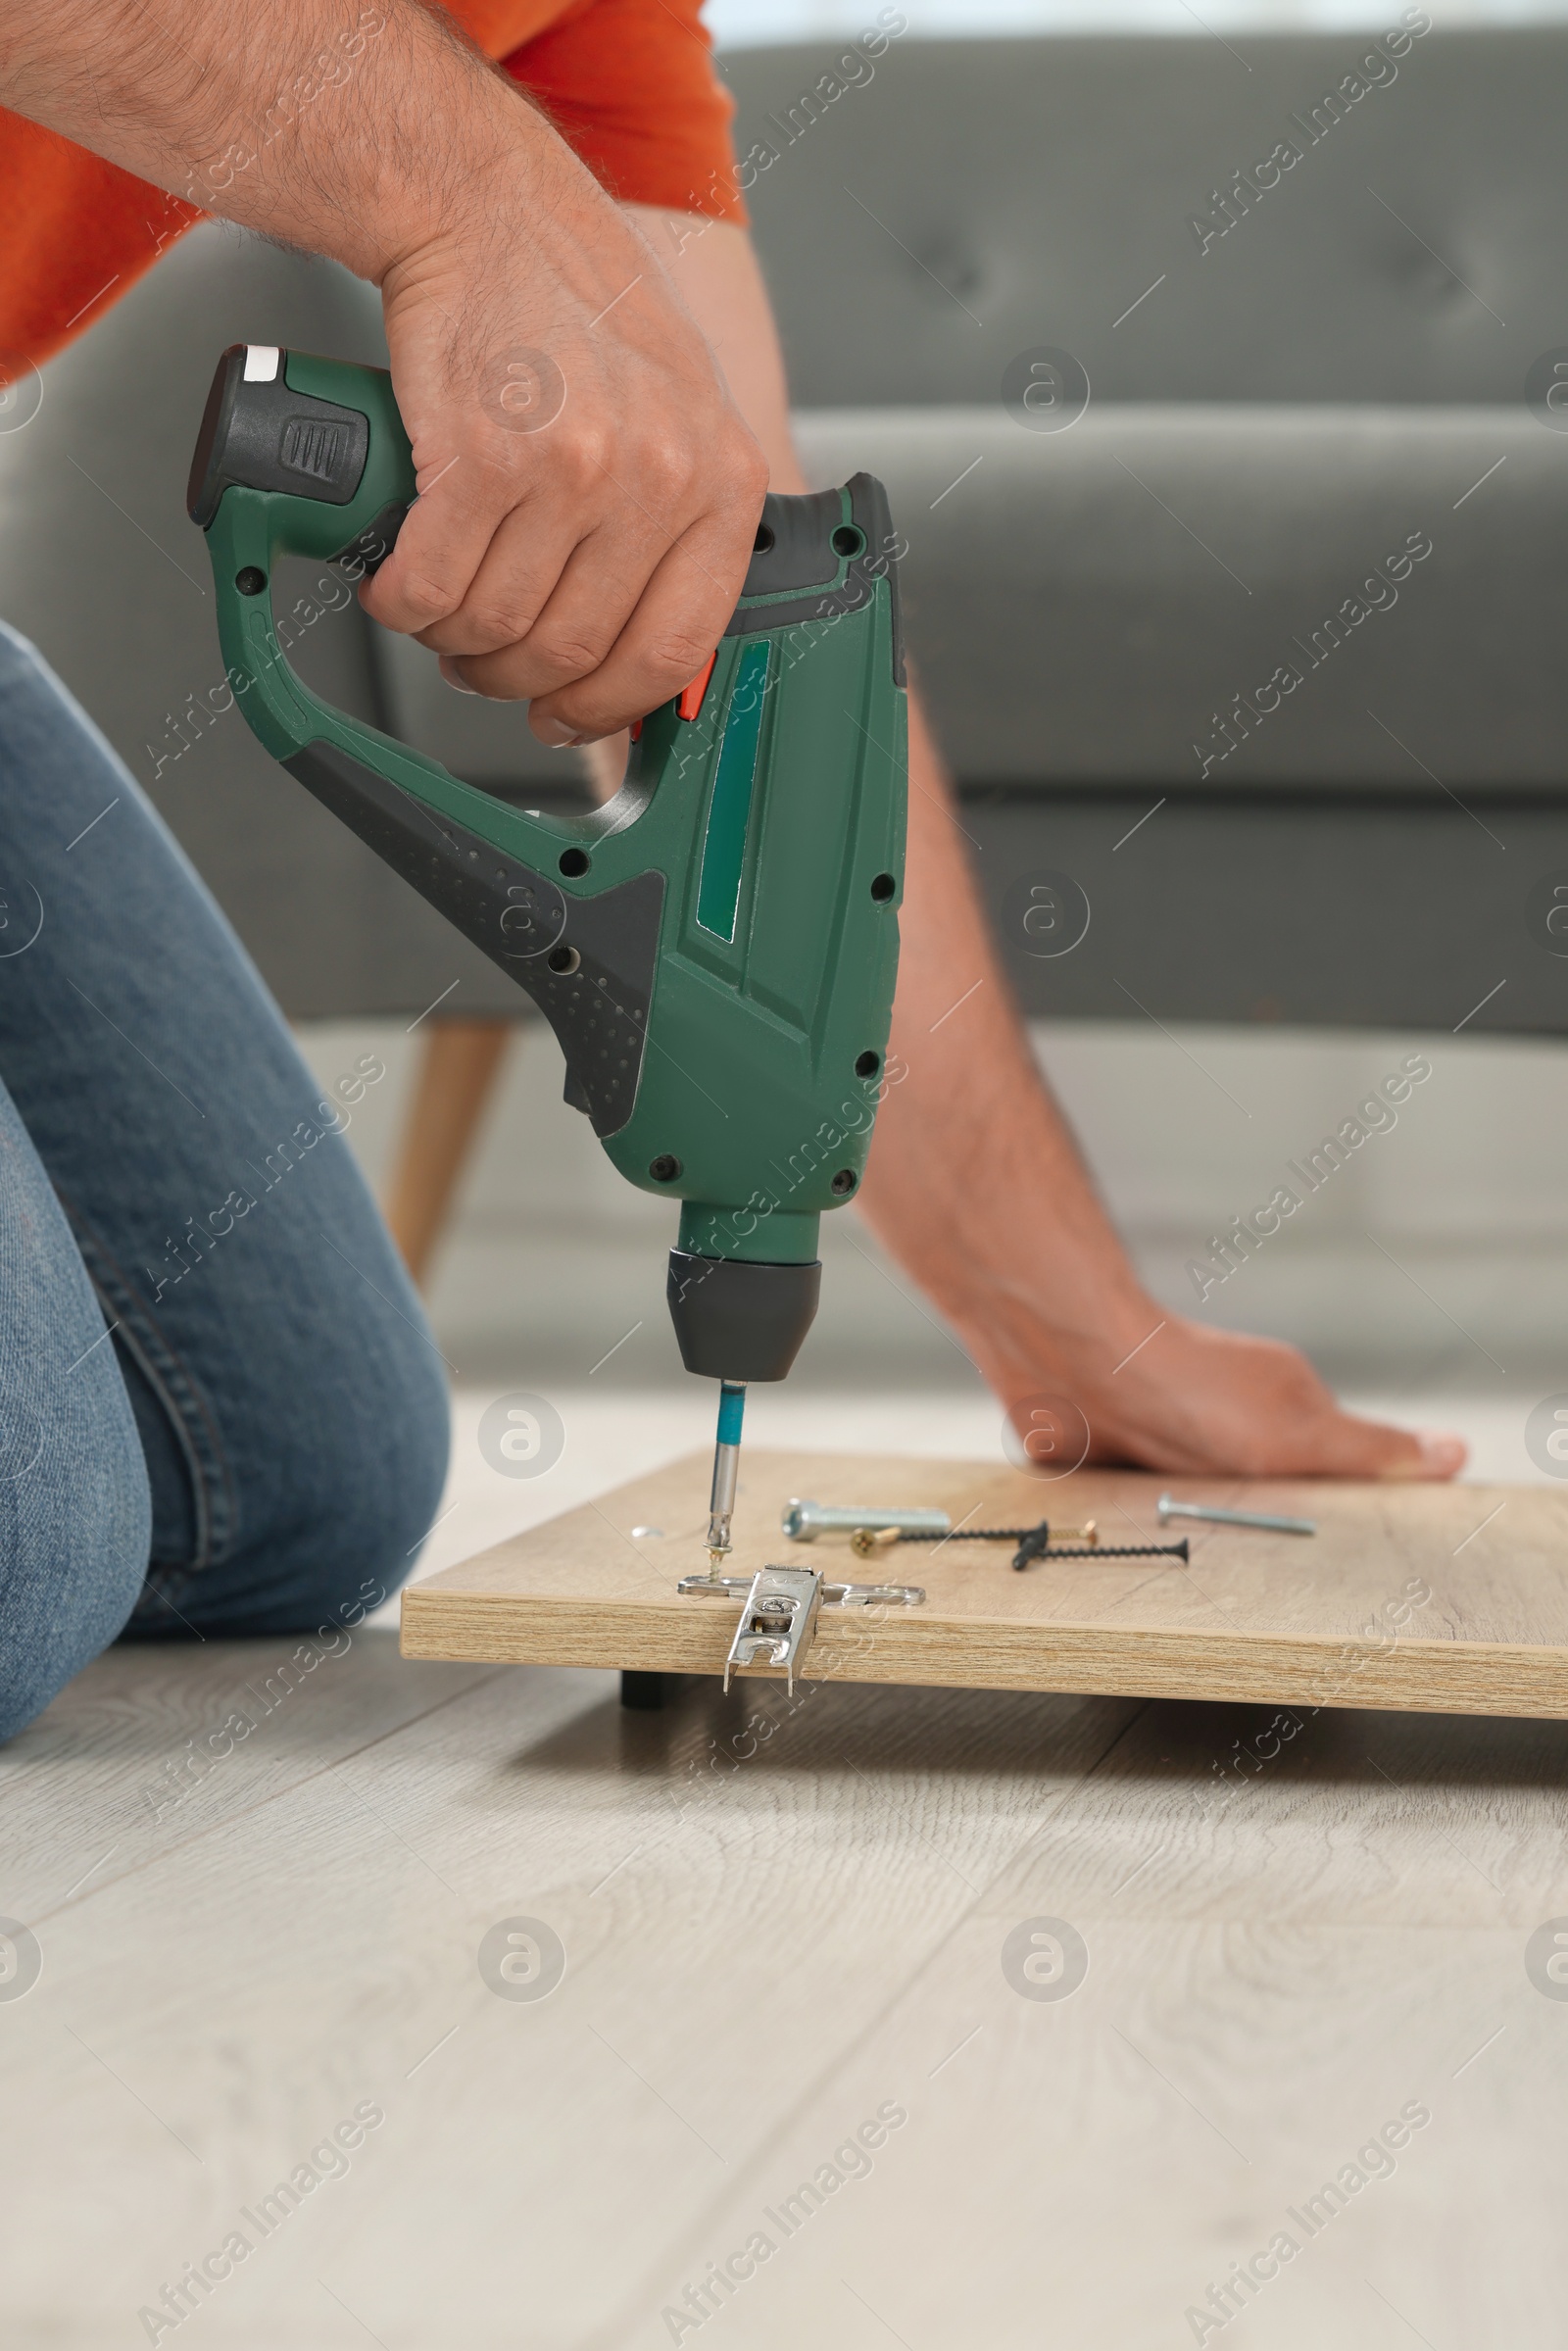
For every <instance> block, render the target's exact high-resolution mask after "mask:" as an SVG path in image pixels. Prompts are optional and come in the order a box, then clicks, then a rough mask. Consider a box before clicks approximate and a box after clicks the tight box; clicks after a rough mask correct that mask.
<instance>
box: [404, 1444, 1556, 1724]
mask: <svg viewBox="0 0 1568 2351" xmlns="http://www.w3.org/2000/svg"><path fill="white" fill-rule="evenodd" d="M710 1473H711V1457H709V1456H707V1455H704V1454H691V1455H689V1456H688V1457H687V1458H685V1459H684V1460H681V1461H677V1462H675V1463H672V1464H671V1465H670V1466H669V1467H668V1468H667V1469H664V1470H662V1471H661V1472H659V1473H658V1474H657V1475H655V1476H652V1477H648V1478H640V1479H637V1480H636V1481H634V1482H633V1483H632V1484H630V1485H627V1486H624V1487H621V1488H619V1489H617V1491H616V1492H614V1493H613V1494H608V1495H606V1496H605V1497H604V1498H603V1499H602V1500H601V1501H599V1502H594V1503H590V1504H588V1505H587V1506H586V1507H585V1508H582V1509H579V1510H573V1511H569V1512H567V1513H566V1514H565V1515H564V1516H563V1517H561V1518H559V1519H555V1520H552V1521H550V1522H549V1523H548V1524H547V1525H545V1526H542V1527H537V1528H535V1529H533V1530H532V1531H530V1532H529V1533H527V1534H525V1535H519V1536H516V1537H515V1538H514V1539H513V1540H512V1541H510V1542H508V1543H498V1544H497V1545H496V1546H495V1547H494V1549H492V1550H488V1551H485V1552H482V1553H481V1554H480V1555H479V1556H478V1557H477V1558H475V1559H471V1560H468V1561H466V1563H465V1564H464V1565H462V1566H460V1567H453V1568H448V1569H445V1570H444V1571H443V1572H442V1573H441V1574H439V1575H436V1576H432V1577H431V1578H430V1579H429V1581H428V1582H426V1583H423V1584H419V1585H416V1586H415V1587H414V1588H413V1589H412V1590H410V1591H409V1592H405V1594H404V1597H403V1637H402V1645H403V1652H404V1654H405V1656H408V1657H428V1658H453V1659H469V1660H477V1661H481V1662H492V1663H517V1664H539V1665H598V1666H619V1667H631V1668H635V1669H640V1670H643V1671H647V1672H666V1673H669V1672H672V1673H686V1674H717V1673H721V1672H722V1671H723V1664H724V1656H725V1652H726V1650H727V1649H728V1647H729V1643H730V1640H731V1637H732V1635H733V1632H734V1629H735V1623H736V1618H737V1613H738V1604H732V1603H729V1602H723V1601H718V1600H713V1599H707V1598H701V1599H699V1598H689V1597H682V1596H681V1595H680V1594H679V1593H678V1592H677V1590H676V1586H677V1583H678V1581H679V1579H680V1578H681V1577H682V1576H684V1575H692V1574H699V1573H702V1572H704V1571H705V1570H706V1567H707V1552H706V1550H705V1549H704V1548H703V1543H702V1537H703V1534H704V1531H705V1529H706V1524H707V1515H706V1513H707V1495H708V1480H709V1476H710ZM1167 1488H1168V1489H1169V1491H1170V1492H1171V1493H1173V1494H1176V1495H1177V1496H1178V1497H1179V1498H1182V1499H1188V1500H1203V1501H1209V1502H1219V1503H1222V1504H1225V1505H1227V1506H1230V1507H1244V1508H1253V1509H1261V1510H1271V1511H1278V1512H1285V1513H1287V1514H1290V1515H1292V1516H1298V1517H1307V1518H1313V1519H1315V1520H1316V1521H1317V1526H1318V1532H1317V1534H1316V1536H1314V1537H1300V1536H1289V1535H1267V1534H1261V1533H1254V1532H1251V1531H1245V1532H1244V1531H1242V1530H1240V1529H1234V1528H1228V1527H1227V1528H1221V1527H1213V1526H1204V1525H1201V1524H1199V1523H1198V1522H1183V1523H1182V1524H1180V1525H1177V1524H1172V1525H1171V1526H1170V1527H1169V1528H1165V1529H1162V1528H1161V1527H1160V1525H1159V1523H1158V1519H1157V1515H1156V1511H1155V1502H1156V1499H1157V1497H1158V1495H1159V1494H1161V1493H1162V1492H1163V1491H1165V1490H1166V1489H1167ZM797 1494H804V1495H809V1496H811V1497H813V1498H815V1499H816V1500H818V1501H823V1502H844V1503H856V1502H864V1503H867V1504H871V1503H883V1504H894V1503H898V1504H919V1503H931V1504H936V1505H938V1506H940V1507H942V1508H945V1509H946V1510H948V1512H949V1513H950V1515H951V1516H952V1517H953V1519H954V1520H955V1521H957V1520H960V1519H965V1518H968V1519H970V1520H971V1522H972V1523H973V1524H974V1525H976V1526H1022V1525H1028V1524H1032V1523H1033V1522H1035V1521H1037V1520H1039V1519H1040V1518H1041V1517H1042V1516H1046V1517H1049V1518H1051V1519H1052V1520H1053V1521H1054V1522H1057V1523H1060V1524H1062V1525H1076V1524H1080V1523H1081V1522H1082V1521H1083V1520H1084V1519H1085V1518H1089V1517H1092V1518H1094V1519H1095V1520H1096V1521H1097V1522H1098V1524H1099V1526H1100V1530H1101V1540H1102V1542H1103V1543H1107V1544H1108V1543H1159V1542H1169V1541H1172V1540H1174V1539H1176V1538H1177V1537H1179V1536H1181V1535H1186V1536H1188V1538H1189V1539H1190V1541H1191V1543H1192V1560H1191V1563H1190V1565H1188V1566H1186V1567H1183V1566H1182V1565H1181V1563H1180V1562H1179V1561H1176V1560H1161V1559H1097V1558H1094V1557H1090V1558H1085V1559H1076V1560H1071V1561H1046V1562H1043V1563H1041V1564H1038V1565H1036V1566H1034V1567H1032V1568H1030V1569H1029V1570H1028V1571H1026V1572H1025V1573H1023V1574H1018V1573H1015V1572H1014V1571H1013V1569H1012V1568H1011V1566H1010V1564H1009V1558H1010V1554H1009V1550H1008V1548H1007V1546H1005V1545H1004V1544H999V1543H972V1542H965V1541H964V1540H963V1538H962V1536H961V1535H958V1536H956V1537H955V1538H954V1539H953V1540H951V1541H950V1542H948V1543H944V1544H943V1545H941V1547H940V1548H937V1547H935V1546H933V1545H931V1544H925V1543H922V1544H912V1543H908V1544H907V1543H900V1544H898V1545H896V1546H894V1547H893V1548H891V1549H889V1550H887V1551H885V1552H883V1553H881V1554H879V1556H878V1559H877V1561H876V1562H874V1563H873V1562H863V1561H859V1560H857V1559H856V1558H855V1556H854V1554H853V1553H852V1552H851V1550H850V1548H849V1545H848V1543H847V1542H845V1541H843V1540H842V1539H838V1540H834V1539H829V1538H823V1539H820V1540H819V1541H818V1542H816V1543H813V1544H797V1543H790V1542H788V1541H787V1540H786V1539H785V1538H784V1537H783V1536H782V1535H781V1534H780V1532H779V1518H780V1513H781V1510H782V1508H783V1505H784V1503H785V1502H786V1501H787V1500H788V1499H789V1498H790V1497H791V1496H792V1495H797ZM649 1530H659V1531H660V1532H657V1533H652V1532H650V1531H649ZM767 1563H773V1564H795V1565H806V1566H813V1567H818V1568H820V1569H822V1571H823V1572H824V1574H825V1575H826V1576H828V1577H829V1578H832V1579H836V1580H841V1581H851V1580H855V1581H861V1580H875V1581H882V1580H889V1581H896V1582H901V1583H910V1584H919V1585H922V1586H923V1587H924V1588H925V1591H926V1595H927V1596H926V1602H925V1605H924V1606H923V1607H920V1608H913V1609H904V1608H889V1609H886V1610H877V1611H874V1612H867V1611H860V1610H854V1611H852V1610H846V1609H838V1608H824V1609H823V1610H822V1612H821V1614H820V1616H819V1619H818V1624H817V1631H816V1635H815V1638H814V1640H813V1641H811V1643H810V1645H809V1650H808V1651H807V1653H806V1656H805V1659H804V1663H803V1666H802V1669H801V1672H800V1675H799V1676H798V1679H804V1680H807V1681H842V1682H891V1683H902V1684H910V1685H917V1684H926V1685H938V1686H945V1687H952V1688H960V1687H969V1688H978V1689H995V1690H1059V1691H1088V1692H1096V1693H1100V1694H1103V1695H1123V1696H1148V1697H1192V1698H1209V1699H1239V1700H1258V1699H1261V1700H1265V1701H1276V1702H1278V1703H1281V1704H1291V1705H1296V1706H1307V1707H1310V1708H1313V1709H1317V1708H1320V1707H1325V1706H1341V1707H1346V1706H1374V1707H1394V1708H1406V1709H1416V1710H1428V1711H1433V1712H1442V1713H1472V1714H1518V1715H1534V1716H1549V1717H1568V1577H1565V1574H1564V1569H1565V1567H1568V1495H1565V1494H1559V1493H1557V1492H1556V1491H1554V1490H1551V1489H1543V1488H1538V1487H1483V1486H1382V1485H1376V1486H1374V1485H1368V1486H1354V1485H1326V1484H1321V1483H1317V1482H1314V1481H1306V1480H1303V1481H1301V1482H1299V1483H1294V1484H1292V1483H1282V1482H1270V1483H1258V1484H1250V1485H1244V1484H1242V1483H1239V1482H1234V1481H1225V1480H1213V1479H1205V1480H1201V1481H1195V1480H1188V1481H1182V1480H1180V1479H1176V1480H1171V1479H1160V1478H1152V1477H1147V1476H1144V1475H1141V1474H1138V1473H1135V1472H1122V1471H1103V1470H1082V1471H1079V1472H1077V1473H1076V1474H1074V1475H1072V1476H1070V1477H1065V1478H1060V1479H1055V1480H1047V1479H1040V1478H1034V1477H1029V1476H1025V1475H1023V1474H1021V1473H1018V1472H1014V1471H1011V1470H1007V1469H998V1468H995V1467H993V1466H991V1465H989V1464H984V1463H975V1462H964V1461H932V1460H927V1461H910V1460H907V1459H891V1460H877V1459H872V1458H870V1457H867V1456H864V1455H845V1454H797V1453H782V1452H780V1453H768V1452H763V1451H760V1450H755V1449H754V1450H751V1451H749V1452H748V1453H747V1454H746V1455H745V1457H744V1461H743V1478H742V1486H741V1494H740V1500H739V1506H738V1508H737V1511H736V1519H735V1550H734V1553H733V1555H732V1560H731V1566H730V1572H732V1573H734V1574H750V1573H753V1572H754V1571H755V1570H756V1569H757V1568H759V1567H760V1566H762V1565H764V1564H767ZM758 1671H759V1678H771V1679H780V1678H782V1677H781V1676H780V1675H778V1674H777V1673H776V1672H774V1671H773V1670H772V1669H758ZM749 1678H750V1677H749Z"/></svg>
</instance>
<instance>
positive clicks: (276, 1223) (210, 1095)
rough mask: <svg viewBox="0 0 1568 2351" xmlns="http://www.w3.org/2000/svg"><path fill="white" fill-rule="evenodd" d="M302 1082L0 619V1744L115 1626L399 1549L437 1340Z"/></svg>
mask: <svg viewBox="0 0 1568 2351" xmlns="http://www.w3.org/2000/svg"><path fill="white" fill-rule="evenodd" d="M379 1072H380V1064H379V1063H378V1062H377V1061H376V1060H375V1057H374V1056H373V1055H365V1056H362V1057H361V1059H360V1060H359V1061H358V1062H355V1063H354V1064H352V1065H351V1066H350V1067H348V1068H346V1069H345V1070H344V1072H343V1073H342V1076H341V1078H340V1079H339V1080H338V1081H337V1083H336V1084H334V1085H330V1086H328V1088H327V1089H326V1090H325V1092H324V1094H323V1091H322V1089H320V1088H319V1086H318V1085H317V1084H316V1083H315V1081H314V1080H313V1079H312V1077H311V1075H310V1072H309V1071H308V1070H307V1069H306V1067H305V1065H304V1063H303V1061H302V1060H301V1059H300V1056H299V1054H298V1053H297V1052H296V1051H295V1049H294V1046H293V1044H292V1042H291V1040H290V1038H289V1035H288V1032H287V1030H286V1028H285V1027H284V1025H283V1021H282V1019H281V1017H280V1015H279V1013H278V1011H277V1009H276V1006H275V1005H274V1004H272V1002H271V1000H270V997H269V996H268V994H267V992H266V990H265V988H264V987H263V985H262V982H261V980H260V978H259V976H258V975H257V973H256V971H255V969H254V968H253V966H252V965H251V963H250V962H249V960H248V959H247V957H246V955H245V953H244V951H243V949H242V948H241V947H240V945H239V942H238V940H237V939H236V938H235V937H234V934H233V932H232V931H231V930H230V929H229V927H228V924H227V923H226V922H225V920H224V919H223V916H222V915H221V913H220V911H219V909H218V907H217V906H215V905H214V903H213V901H212V899H211V898H210V897H209V895H208V893H207V891H206V889H205V888H204V887H203V885H202V883H201V882H200V880H199V879H198V878H197V876H196V874H195V872H194V871H193V870H192V868H191V866H190V865H189V863H188V862H187V861H186V859H185V857H183V855H182V854H181V852H180V850H179V849H178V848H177V847H176V845H175V844H174V842H173V841H172V838H171V836H170V834H169V833H168V831H167V830H166V829H165V827H164V825H163V823H162V822H161V820H160V818H159V817H158V815H157V814H156V813H155V811H154V810H153V808H151V806H150V805H149V804H148V802H147V801H146V799H145V798H144V797H143V795H142V793H141V792H140V790H139V789H138V787H137V785H136V784H135V782H134V781H133V780H132V778H131V776H130V775H129V774H128V772H127V771H126V769H125V768H124V767H123V765H122V763H121V762H120V760H119V759H116V757H115V755H114V754H113V752H112V751H111V750H110V749H109V746H108V745H107V744H106V743H105V742H104V740H103V738H102V737H101V736H100V735H99V734H98V733H97V732H96V730H95V729H94V728H93V726H92V724H91V722H90V721H89V720H88V719H87V718H86V717H85V715H84V714H83V712H82V711H81V710H78V709H77V707H76V706H75V705H74V704H73V702H72V701H71V700H70V698H69V697H68V696H67V694H66V693H65V691H64V689H63V688H62V686H61V685H60V683H59V681H58V680H57V679H56V678H55V677H54V676H53V675H52V674H51V672H50V671H49V670H48V669H47V668H46V667H45V665H44V663H43V662H42V661H40V660H39V658H38V656H37V654H36V653H34V652H33V650H32V648H31V647H30V646H29V645H28V644H27V643H26V642H25V640H24V639H23V638H21V637H19V636H18V635H17V634H16V633H15V632H14V631H13V630H11V629H8V628H5V627H4V626H3V625H0V1739H4V1738H9V1737H10V1736H11V1735H12V1734H13V1733H14V1732H16V1731H18V1730H20V1729H21V1728H22V1727H23V1725H24V1724H25V1723H27V1722H29V1721H30V1720H31V1719H32V1717H33V1716H34V1715H35V1714H37V1713H38V1711H39V1710H40V1708H42V1707H43V1706H46V1705H47V1704H48V1702H49V1700H50V1699H51V1698H52V1697H53V1696H54V1694H55V1692H56V1691H57V1690H59V1689H60V1688H61V1687H62V1685H63V1684H64V1683H66V1682H67V1681H69V1679H70V1678H71V1676H72V1675H73V1674H74V1673H75V1672H77V1671H78V1670H79V1668H80V1667H81V1666H83V1665H85V1664H86V1662H87V1661H88V1659H89V1658H91V1657H95V1656H96V1655H97V1654H98V1652H99V1651H100V1650H101V1649H103V1648H104V1647H105V1646H106V1645H107V1644H108V1643H109V1642H110V1641H114V1640H115V1639H116V1637H117V1636H128V1637H132V1638H136V1639H156V1640H172V1639H177V1640H187V1641H188V1640H191V1639H194V1638H196V1637H197V1636H207V1635H234V1634H281V1633H292V1632H296V1631H306V1630H314V1629H315V1628H316V1627H317V1626H318V1625H319V1624H321V1623H322V1622H323V1621H327V1620H330V1619H332V1618H339V1619H341V1618H342V1617H343V1616H344V1615H345V1614H351V1615H352V1619H354V1620H357V1615H358V1613H360V1612H363V1609H364V1607H365V1605H366V1604H367V1602H368V1601H370V1600H373V1598H375V1597H376V1596H384V1595H385V1594H386V1593H389V1592H391V1591H392V1590H393V1589H394V1588H395V1587H396V1586H397V1585H398V1584H399V1583H401V1582H402V1580H403V1578H404V1577H405V1576H406V1575H407V1574H408V1573H409V1570H410V1568H411V1567H412V1566H413V1564H414V1560H415V1557H416V1555H417V1551H418V1548H419V1543H420V1541H421V1539H422V1537H423V1536H424V1534H425V1532H426V1530H427V1529H428V1527H429V1525H430V1522H431V1520H432V1519H433V1518H434V1516H435V1513H436V1508H437V1503H438V1498H439V1495H440V1491H441V1484H442V1480H443V1477H444V1475H445V1469H446V1456H447V1427H448V1421H447V1404H446V1394H445V1387H444V1382H443V1379H442V1376H441V1360H440V1357H439V1355H438V1354H437V1352H436V1350H435V1346H434V1342H433V1341H432V1339H431V1338H430V1335H429V1332H428V1330H427V1328H426V1326H425V1321H424V1317H423V1315H422V1313H421V1312H420V1309H419V1304H418V1300H417V1298H416V1297H415V1294H414V1291H413V1290H412V1288H411V1287H410V1284H409V1281H408V1279H407V1276H406V1275H405V1273H404V1271H403V1268H402V1266H401V1264H400V1263H399V1261H398V1259H397V1257H396V1255H395V1254H394V1251H393V1249H392V1245H391V1242H390V1240H389V1239H388V1236H387V1233H386V1230H385V1228H384V1226H383V1225H382V1223H381V1221H380V1218H379V1217H378V1216H377V1214H376V1211H375V1207H374V1205H373V1203H372V1201H371V1200H370V1197H369V1194H368V1191H367V1190H366V1187H365V1185H364V1183H363V1181H362V1180H361V1177H360V1174H359V1171H358V1169H357V1167H356V1166H355V1163H354V1159H353V1157H352V1155H351V1152H350V1148H349V1146H348V1144H347V1143H346V1142H345V1141H344V1139H343V1129H344V1128H345V1126H346V1125H347V1124H348V1123H349V1122H350V1120H351V1119H352V1118H353V1115H354V1107H355V1104H356V1102H358V1101H360V1100H362V1099H363V1097H364V1094H365V1090H366V1088H367V1086H368V1085H370V1084H373V1083H375V1082H376V1079H377V1074H378V1073H379Z"/></svg>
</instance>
